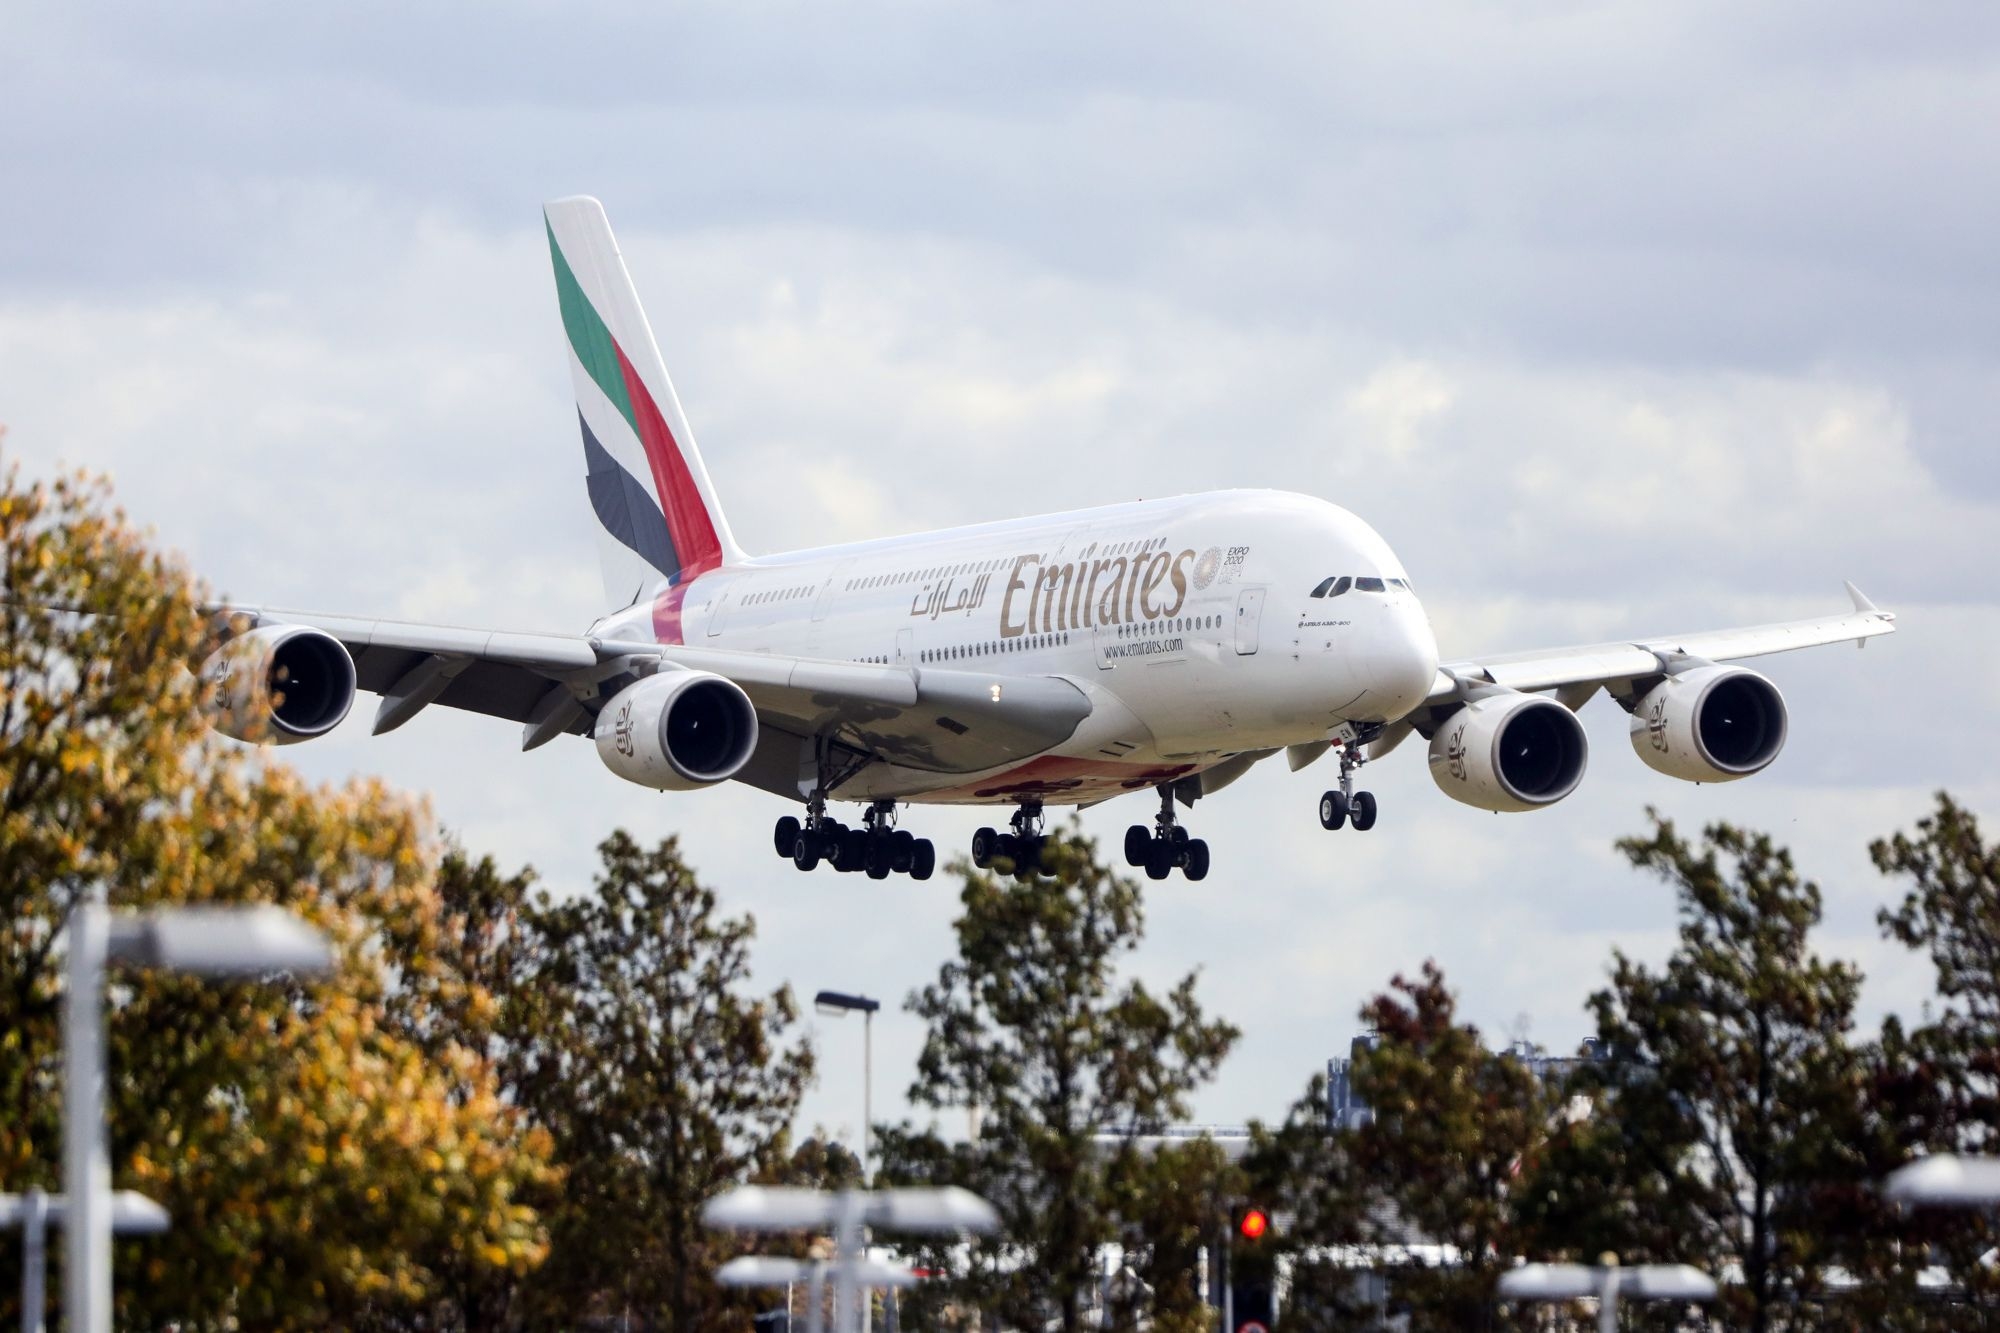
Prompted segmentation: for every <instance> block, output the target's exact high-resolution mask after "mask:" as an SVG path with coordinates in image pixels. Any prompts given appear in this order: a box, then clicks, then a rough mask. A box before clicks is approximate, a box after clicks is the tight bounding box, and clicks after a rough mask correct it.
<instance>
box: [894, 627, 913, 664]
mask: <svg viewBox="0 0 2000 1333" xmlns="http://www.w3.org/2000/svg"><path fill="white" fill-rule="evenodd" d="M915 638H916V635H915V633H914V632H912V631H910V630H906V629H899V630H897V631H896V665H897V666H899V667H906V666H915V665H916V662H917V654H916V650H915V647H914V645H913V641H914V640H915Z"/></svg>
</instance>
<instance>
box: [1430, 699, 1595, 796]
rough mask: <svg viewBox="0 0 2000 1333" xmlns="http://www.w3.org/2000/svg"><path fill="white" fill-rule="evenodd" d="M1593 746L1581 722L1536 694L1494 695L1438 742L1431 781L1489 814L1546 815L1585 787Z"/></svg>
mask: <svg viewBox="0 0 2000 1333" xmlns="http://www.w3.org/2000/svg"><path fill="white" fill-rule="evenodd" d="M1589 757H1590V743H1589V742H1588V741H1587V740H1585V739H1584V735H1583V724H1582V723H1580V722H1578V721H1577V720H1576V714H1574V713H1572V712H1570V711H1569V709H1567V708H1564V707H1563V706H1562V705H1561V704H1559V703H1557V702H1556V701H1555V700H1553V699H1545V698H1543V697H1541V696H1540V695H1534V694H1490V695H1488V696H1486V697H1485V698H1483V699H1474V700H1473V701H1472V702H1471V703H1468V704H1467V705H1466V706H1465V707H1463V708H1461V709H1459V710H1458V711H1457V712H1456V713H1453V714H1452V715H1451V716H1450V717H1449V718H1447V719H1445V721H1444V724H1443V725H1442V726H1440V727H1439V728H1438V729H1437V733H1436V734H1435V735H1433V736H1432V737H1431V781H1433V782H1435V783H1437V785H1438V790H1440V791H1442V792H1443V793H1444V794H1445V795H1447V796H1449V797H1451V799H1453V800H1454V801H1463V802H1464V803H1465V804H1467V805H1474V806H1478V807H1479V808H1480V809H1481V810H1501V811H1507V812H1515V811H1520V810H1539V809H1540V808H1541V807H1543V806H1545V805H1554V804H1555V803H1556V802H1557V801H1560V800H1561V799H1562V798H1563V797H1565V796H1567V795H1569V794H1570V793H1571V792H1573V791H1575V790H1576V784H1577V783H1579V782H1581V781H1583V768H1584V764H1585V763H1586V762H1587V761H1588V759H1589Z"/></svg>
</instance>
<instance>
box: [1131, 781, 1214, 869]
mask: <svg viewBox="0 0 2000 1333" xmlns="http://www.w3.org/2000/svg"><path fill="white" fill-rule="evenodd" d="M1125 861H1126V864H1128V865H1132V866H1137V867H1139V868H1140V869H1143V870H1144V871H1145V872H1146V878H1147V879H1165V878H1166V877H1167V876H1168V875H1170V874H1172V873H1173V872H1174V871H1175V870H1176V869H1179V870H1180V871H1181V873H1182V874H1184V875H1186V876H1187V877H1188V878H1189V879H1205V878H1207V876H1208V844H1207V843H1206V842H1204V841H1203V840H1202V839H1200V838H1190V837H1189V836H1188V831H1187V830H1186V829H1184V828H1182V827H1181V826H1180V821H1179V820H1178V819H1176V818H1175V817H1174V788H1173V784H1172V783H1169V782H1162V783H1161V784H1160V813H1159V814H1157V815H1154V816H1153V827H1152V828H1150V829H1149V828H1147V827H1146V826H1145V825H1144V824H1134V825H1133V826H1132V827H1131V828H1128V829H1126V830H1125Z"/></svg>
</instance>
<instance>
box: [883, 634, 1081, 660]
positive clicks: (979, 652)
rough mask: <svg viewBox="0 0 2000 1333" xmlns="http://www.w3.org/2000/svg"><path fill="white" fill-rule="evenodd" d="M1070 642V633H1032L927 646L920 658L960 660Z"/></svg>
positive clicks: (1057, 645) (1055, 646) (1052, 646)
mask: <svg viewBox="0 0 2000 1333" xmlns="http://www.w3.org/2000/svg"><path fill="white" fill-rule="evenodd" d="M1068 642H1069V635H1068V634H1063V633H1057V634H1030V635H1027V636H1026V637H1024V638H1019V639H989V640H987V641H986V642H984V643H962V644H960V645H958V646H957V647H956V648H926V649H925V650H924V651H923V654H922V656H921V658H920V659H919V660H921V661H925V662H959V661H963V660H965V659H967V658H972V657H987V656H990V655H992V654H994V653H1019V652H1027V651H1029V650H1031V649H1035V648H1057V647H1060V646H1062V645H1063V644H1066V643H1068Z"/></svg>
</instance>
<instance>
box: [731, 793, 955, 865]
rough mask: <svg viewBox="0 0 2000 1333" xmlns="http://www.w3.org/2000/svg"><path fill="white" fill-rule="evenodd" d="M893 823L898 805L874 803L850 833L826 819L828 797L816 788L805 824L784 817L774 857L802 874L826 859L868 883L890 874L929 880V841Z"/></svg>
mask: <svg viewBox="0 0 2000 1333" xmlns="http://www.w3.org/2000/svg"><path fill="white" fill-rule="evenodd" d="M895 824H896V803H895V802H894V801H876V802H875V803H874V804H872V805H870V806H869V807H868V813H867V814H865V815H863V816H862V827H860V828H849V827H847V826H846V825H845V824H843V823H841V822H840V821H839V820H837V819H835V818H833V817H832V816H831V815H829V814H827V812H826V793H825V791H824V790H819V789H816V790H814V792H813V794H812V796H811V797H810V798H809V799H808V800H807V801H806V817H805V819H804V821H803V822H801V821H800V820H798V819H795V818H794V817H792V816H791V815H786V816H785V817H784V818H783V819H780V820H779V821H778V826H777V828H776V829H774V830H773V831H772V835H771V841H772V843H773V845H774V846H775V847H776V849H777V853H778V855H779V856H782V857H784V858H785V859H787V860H789V861H790V862H791V863H792V864H793V865H795V866H797V867H798V868H799V869H800V870H811V869H812V868H813V867H815V866H817V865H818V864H819V863H820V862H821V861H822V860H824V861H826V862H828V863H830V864H831V865H832V866H833V868H834V869H835V870H839V871H842V872H844V873H849V874H851V873H853V872H854V871H857V870H858V871H863V872H865V873H866V874H867V876H868V878H870V879H887V878H888V877H889V876H890V875H891V874H897V875H908V876H909V877H910V878H911V879H929V878H930V877H931V873H932V872H933V871H934V870H936V869H937V848H936V847H935V846H933V845H932V843H931V840H930V839H929V838H918V837H915V836H913V835H911V834H910V833H909V832H907V831H905V830H903V829H899V828H897V827H896V826H895Z"/></svg>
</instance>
